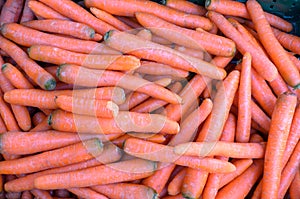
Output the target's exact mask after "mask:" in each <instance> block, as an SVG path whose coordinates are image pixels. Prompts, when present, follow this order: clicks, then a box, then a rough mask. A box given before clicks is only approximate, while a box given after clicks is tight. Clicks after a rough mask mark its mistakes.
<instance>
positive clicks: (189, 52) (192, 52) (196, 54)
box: [169, 44, 207, 61]
mask: <svg viewBox="0 0 300 199" xmlns="http://www.w3.org/2000/svg"><path fill="white" fill-rule="evenodd" d="M169 47H170V48H173V49H175V50H177V51H179V52H181V53H183V54H185V55H188V56H191V57H195V58H198V59H202V60H205V61H207V60H206V59H205V53H206V52H203V51H201V50H197V49H192V48H187V47H184V46H180V45H176V44H171V45H170V46H169Z"/></svg>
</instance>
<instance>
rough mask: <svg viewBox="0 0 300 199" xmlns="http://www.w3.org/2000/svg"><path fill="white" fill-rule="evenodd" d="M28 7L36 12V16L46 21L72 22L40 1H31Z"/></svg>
mask: <svg viewBox="0 0 300 199" xmlns="http://www.w3.org/2000/svg"><path fill="white" fill-rule="evenodd" d="M28 7H29V8H30V9H31V10H32V11H33V12H34V14H35V15H36V16H38V17H42V18H45V19H60V20H67V21H68V20H70V19H69V18H67V17H66V16H63V15H61V14H60V13H58V12H56V11H55V10H53V9H52V8H50V7H48V6H46V5H45V4H43V3H41V2H39V1H33V0H30V1H29V2H28Z"/></svg>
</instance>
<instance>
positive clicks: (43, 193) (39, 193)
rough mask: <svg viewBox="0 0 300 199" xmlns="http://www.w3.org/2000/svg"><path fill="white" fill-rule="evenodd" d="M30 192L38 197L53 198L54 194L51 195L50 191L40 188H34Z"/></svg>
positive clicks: (42, 198) (43, 198)
mask: <svg viewBox="0 0 300 199" xmlns="http://www.w3.org/2000/svg"><path fill="white" fill-rule="evenodd" d="M30 192H31V193H32V194H33V195H34V196H35V197H36V198H40V199H52V196H51V195H50V193H49V191H45V190H39V189H33V190H31V191H30Z"/></svg>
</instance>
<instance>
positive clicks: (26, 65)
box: [0, 26, 56, 90]
mask: <svg viewBox="0 0 300 199" xmlns="http://www.w3.org/2000/svg"><path fill="white" fill-rule="evenodd" d="M2 27H3V26H2ZM0 48H1V49H3V50H4V51H5V52H6V53H8V54H9V56H10V57H12V58H13V59H14V60H15V61H16V62H17V64H18V65H19V66H20V67H21V68H22V69H23V70H24V71H25V73H26V74H27V75H28V76H29V77H30V78H31V79H32V80H33V81H34V82H35V83H37V84H38V85H39V86H40V87H41V88H43V89H46V90H53V89H54V88H55V86H56V82H55V79H54V78H53V77H52V76H51V75H50V74H49V73H48V72H46V71H45V70H44V69H43V68H41V67H40V66H39V65H38V64H37V63H35V62H34V61H33V60H32V59H30V58H29V57H28V56H27V54H26V53H25V52H24V51H23V50H22V49H21V48H19V47H18V46H17V45H16V44H14V43H12V42H11V41H9V40H7V39H5V38H3V37H2V36H0Z"/></svg>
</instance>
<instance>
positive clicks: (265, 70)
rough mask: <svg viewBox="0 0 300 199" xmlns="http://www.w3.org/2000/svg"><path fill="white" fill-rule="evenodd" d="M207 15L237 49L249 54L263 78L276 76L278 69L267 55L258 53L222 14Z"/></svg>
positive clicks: (211, 12) (272, 78) (270, 78)
mask: <svg viewBox="0 0 300 199" xmlns="http://www.w3.org/2000/svg"><path fill="white" fill-rule="evenodd" d="M207 16H208V17H209V18H210V20H212V21H213V22H214V23H215V24H216V25H217V26H218V28H219V29H220V30H221V31H222V32H223V33H224V35H226V36H227V37H228V38H230V39H232V40H233V41H234V42H235V43H236V45H237V49H238V50H239V51H241V52H242V53H243V54H244V53H246V52H249V53H250V54H251V56H252V60H253V66H254V68H255V69H256V70H257V72H258V73H259V74H260V75H261V76H262V77H263V78H264V79H266V80H268V81H272V80H274V79H275V78H276V77H277V75H278V71H277V69H276V67H275V65H274V64H273V63H272V62H271V61H270V60H269V59H268V57H266V56H265V55H263V54H261V53H259V52H258V51H257V50H256V47H255V46H254V45H253V44H252V43H250V42H248V41H247V40H245V39H244V38H243V37H242V35H241V34H240V33H239V32H238V31H237V30H236V29H235V28H234V27H233V26H232V25H231V24H230V22H229V21H227V20H226V18H225V17H224V16H222V15H221V14H218V13H216V12H213V11H209V12H208V14H207Z"/></svg>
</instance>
